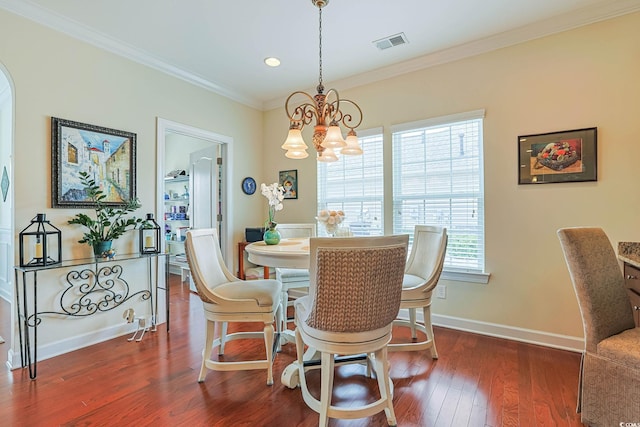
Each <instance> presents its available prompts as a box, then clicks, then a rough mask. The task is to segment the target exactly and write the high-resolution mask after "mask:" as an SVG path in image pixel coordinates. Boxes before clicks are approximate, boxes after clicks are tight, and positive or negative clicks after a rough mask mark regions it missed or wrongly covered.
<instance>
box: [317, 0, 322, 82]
mask: <svg viewBox="0 0 640 427" xmlns="http://www.w3.org/2000/svg"><path fill="white" fill-rule="evenodd" d="M318 12H319V19H318V22H319V23H318V33H319V40H318V47H319V49H318V52H319V53H320V62H319V64H320V77H319V78H318V87H322V7H319V8H318Z"/></svg>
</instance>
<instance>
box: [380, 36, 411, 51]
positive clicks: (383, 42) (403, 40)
mask: <svg viewBox="0 0 640 427" xmlns="http://www.w3.org/2000/svg"><path fill="white" fill-rule="evenodd" d="M407 43H409V40H407V36H405V35H404V33H398V34H394V35H392V36H388V37H385V38H383V39H380V40H376V41H374V42H373V44H375V45H376V47H377V48H378V49H380V50H385V49H389V48H390V47H396V46H400V45H403V44H407Z"/></svg>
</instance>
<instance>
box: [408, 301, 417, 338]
mask: <svg viewBox="0 0 640 427" xmlns="http://www.w3.org/2000/svg"><path fill="white" fill-rule="evenodd" d="M409 325H410V327H411V338H412V339H413V340H416V339H417V338H418V335H417V334H416V309H415V308H410V309H409Z"/></svg>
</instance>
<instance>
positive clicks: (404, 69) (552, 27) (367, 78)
mask: <svg viewBox="0 0 640 427" xmlns="http://www.w3.org/2000/svg"><path fill="white" fill-rule="evenodd" d="M639 10H640V2H638V0H619V1H613V2H610V3H607V4H599V5H594V6H590V7H585V8H582V9H580V10H578V11H573V12H571V13H566V14H563V15H558V16H555V17H553V18H550V19H547V20H545V21H539V22H535V23H533V24H529V25H526V26H523V27H520V28H516V29H514V30H510V31H506V32H503V33H499V34H495V35H493V36H489V37H485V38H483V39H479V40H474V41H472V42H469V43H465V44H461V45H458V46H454V47H452V48H449V49H443V50H441V51H438V52H434V53H430V54H428V55H424V56H421V57H418V58H415V59H410V60H407V61H403V62H399V63H397V64H393V65H389V66H387V67H382V68H378V69H376V70H372V71H368V72H365V73H362V74H358V75H355V76H351V77H347V78H345V79H340V80H335V81H333V82H331V83H330V84H325V86H326V87H335V88H340V91H343V90H347V89H352V88H355V87H358V86H364V85H367V84H371V83H376V82H379V81H381V80H386V79H389V78H393V77H398V76H401V75H403V74H407V73H411V72H414V71H418V70H423V69H425V68H430V67H434V66H437V65H442V64H446V63H449V62H453V61H457V60H460V59H464V58H468V57H471V56H476V55H480V54H482V53H487V52H491V51H493V50H498V49H502V48H505V47H509V46H513V45H516V44H520V43H524V42H527V41H530V40H535V39H539V38H542V37H546V36H549V35H552V34H557V33H561V32H563V31H568V30H571V29H574V28H578V27H582V26H585V25H589V24H593V23H595V22H600V21H605V20H607V19H612V18H616V17H618V16H622V15H626V14H629V13H633V12H637V11H639ZM313 91H314V89H312V90H311V92H313ZM284 100H285V98H278V99H273V100H270V101H266V102H265V103H264V104H263V109H264V110H272V109H274V108H278V107H280V106H282V105H284Z"/></svg>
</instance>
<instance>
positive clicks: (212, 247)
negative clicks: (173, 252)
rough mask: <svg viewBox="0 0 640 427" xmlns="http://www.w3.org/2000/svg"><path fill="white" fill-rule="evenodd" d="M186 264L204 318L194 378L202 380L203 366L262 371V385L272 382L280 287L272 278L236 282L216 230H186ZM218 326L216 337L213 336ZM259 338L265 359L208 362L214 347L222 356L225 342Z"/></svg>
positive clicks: (204, 369)
mask: <svg viewBox="0 0 640 427" xmlns="http://www.w3.org/2000/svg"><path fill="white" fill-rule="evenodd" d="M185 252H186V254H187V262H188V263H189V268H190V270H191V276H192V278H193V282H194V283H195V285H196V289H197V291H198V296H199V297H200V299H201V300H202V305H203V307H204V316H205V319H206V331H205V344H204V349H203V351H202V365H201V368H200V375H199V376H198V382H203V381H204V378H205V376H206V374H207V369H210V370H214V371H231V370H250V369H266V370H267V384H268V385H272V384H273V355H274V351H275V347H276V345H277V340H275V336H274V326H273V325H274V323H275V325H276V330H277V332H278V333H279V332H280V325H281V324H282V318H281V316H282V309H281V306H280V293H281V291H282V287H281V285H280V282H278V281H277V280H269V279H264V280H248V281H244V280H239V279H237V278H236V277H234V276H233V275H232V274H231V273H230V272H229V270H228V269H227V267H226V266H225V264H224V260H223V258H222V252H221V251H220V244H219V239H218V233H217V231H216V230H215V229H198V230H190V231H188V232H187V238H186V240H185ZM228 322H257V323H260V324H262V325H263V330H262V331H259V332H258V331H241V332H234V333H230V334H227V323H228ZM216 324H217V325H218V330H219V336H218V338H214V332H215V329H216ZM255 338H261V339H264V345H265V349H266V357H265V359H263V360H249V361H230V362H225V361H222V360H212V359H211V353H212V352H213V348H215V347H218V354H219V355H222V354H224V346H225V343H226V342H229V341H233V340H238V339H255Z"/></svg>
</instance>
